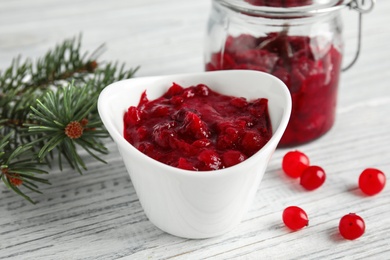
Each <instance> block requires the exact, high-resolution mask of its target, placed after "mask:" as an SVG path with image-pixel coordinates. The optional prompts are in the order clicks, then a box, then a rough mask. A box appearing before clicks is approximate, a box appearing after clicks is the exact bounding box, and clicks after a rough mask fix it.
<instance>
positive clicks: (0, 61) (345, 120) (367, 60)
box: [0, 0, 390, 259]
mask: <svg viewBox="0 0 390 260" xmlns="http://www.w3.org/2000/svg"><path fill="white" fill-rule="evenodd" d="M209 9H210V0H197V1H181V0H169V1H157V0H132V1H125V0H111V1H104V0H84V1H79V0H68V1H58V0H35V1H28V0H15V1H11V0H0V69H4V68H6V67H7V66H8V65H9V64H10V63H11V60H12V58H13V57H15V56H17V55H19V54H21V55H22V56H23V57H33V58H34V57H39V56H40V55H42V54H43V53H45V51H46V50H47V49H48V48H51V47H53V46H54V45H55V44H56V43H59V42H61V41H62V40H63V39H65V38H69V37H73V36H75V35H77V34H79V33H80V32H82V33H83V46H84V47H83V48H84V49H85V50H93V49H95V48H96V47H98V46H99V45H100V44H101V43H106V45H107V51H106V52H105V53H104V54H103V56H102V57H101V59H102V60H118V61H120V62H125V63H126V64H127V66H128V67H135V66H137V65H140V66H141V69H140V70H139V72H138V73H137V76H147V75H162V74H173V73H184V72H199V71H203V57H202V55H203V39H204V34H205V29H206V23H207V18H208V13H209ZM389 13H390V1H387V0H386V1H384V0H382V1H378V3H377V6H376V8H375V10H374V11H373V12H372V13H370V14H368V15H366V16H365V17H364V18H365V19H364V24H363V26H364V28H363V36H364V37H363V48H362V54H361V56H360V58H359V60H358V63H357V64H356V65H355V66H354V67H353V68H352V69H351V70H349V71H347V72H345V73H343V75H342V78H341V85H340V91H339V103H338V109H337V121H336V124H335V125H334V127H333V128H332V129H331V131H330V132H329V133H328V134H326V135H325V136H324V137H322V138H321V139H319V140H317V141H315V142H312V143H310V144H307V145H303V146H300V147H299V149H300V150H302V151H303V152H305V153H307V154H308V155H309V156H310V158H311V161H312V163H313V164H317V165H321V166H323V168H324V169H325V170H326V172H327V173H328V179H327V181H326V183H325V185H324V186H323V187H321V188H320V189H319V190H316V191H313V192H309V193H308V192H305V191H303V190H301V189H300V188H299V187H298V186H299V185H297V183H296V180H292V179H289V178H287V177H285V176H284V175H283V174H282V172H281V158H282V157H283V155H284V154H285V153H286V151H287V150H286V149H284V150H283V149H279V150H277V151H276V152H275V153H274V155H273V157H272V159H271V162H270V165H269V167H268V169H267V172H266V174H265V177H264V179H263V181H262V183H261V185H260V187H259V190H258V193H257V195H256V197H255V201H254V203H253V205H252V206H251V208H250V211H249V212H248V213H247V214H246V216H245V218H244V220H243V222H242V223H241V224H240V225H239V226H237V228H235V229H234V230H232V231H231V232H229V233H227V234H225V235H223V236H220V237H216V238H212V239H204V240H187V239H183V238H178V237H174V236H171V235H168V234H166V233H164V232H162V231H161V230H159V229H157V228H156V227H155V226H153V224H152V223H150V222H149V221H148V219H147V218H146V216H145V214H144V213H143V210H142V208H141V206H140V204H139V201H138V199H137V196H136V194H135V192H134V188H133V186H132V183H131V180H130V178H129V175H128V174H127V172H126V170H125V167H124V165H123V163H122V160H121V159H120V156H119V153H118V151H117V149H116V147H115V145H114V144H112V143H108V147H109V149H110V154H109V155H108V156H106V158H105V159H106V160H107V161H108V164H107V165H104V164H101V163H99V162H95V161H92V160H91V161H90V162H89V163H88V168H89V171H88V172H87V173H86V174H85V175H79V174H78V173H76V172H74V171H73V170H70V169H65V170H64V171H63V172H59V171H58V170H56V169H53V170H52V171H51V173H50V174H49V180H50V182H51V183H52V185H51V186H47V187H43V188H44V189H43V192H44V194H43V195H34V199H35V200H37V202H38V203H37V204H36V205H31V204H29V203H28V202H26V201H24V200H23V199H22V198H21V197H19V196H16V195H15V194H14V193H13V192H11V191H9V190H7V188H6V187H5V186H4V185H0V259H118V258H121V257H129V258H131V259H171V258H173V259H204V258H212V259H225V258H243V259H246V258H247V259H335V258H337V259H340V258H345V259H390V187H389V186H390V183H389V184H388V186H387V187H386V188H385V190H384V191H383V192H382V193H381V194H379V195H377V196H375V197H365V196H362V195H361V194H360V193H359V191H358V189H357V178H358V175H359V174H360V172H361V171H362V170H363V169H364V168H367V167H377V168H379V169H381V170H382V171H384V172H385V173H387V176H388V177H389V176H390V130H389V129H390V83H389V81H390V48H389V43H390V29H389V27H388V26H389V24H390V15H389ZM343 17H344V24H345V32H344V35H345V38H346V40H347V44H346V58H345V60H346V61H347V60H349V59H351V57H352V54H353V52H354V51H355V44H356V34H357V17H356V14H355V13H354V12H351V11H345V12H343ZM289 205H299V206H301V207H302V208H304V209H305V210H306V211H307V213H308V214H309V218H310V225H309V227H307V228H305V229H303V230H301V231H299V232H289V231H288V230H287V229H286V228H285V227H284V226H283V224H282V221H281V214H282V211H283V209H284V208H285V207H286V206H289ZM349 212H356V213H358V214H359V215H361V216H362V217H363V218H364V219H365V221H366V225H367V229H366V233H365V234H364V236H363V237H361V238H359V239H358V240H355V241H345V240H343V239H341V237H340V236H339V235H338V231H337V226H338V221H339V219H340V218H341V217H342V216H343V215H344V214H347V213H349Z"/></svg>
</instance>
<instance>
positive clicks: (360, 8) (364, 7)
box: [342, 0, 376, 71]
mask: <svg viewBox="0 0 390 260" xmlns="http://www.w3.org/2000/svg"><path fill="white" fill-rule="evenodd" d="M367 2H369V3H368V4H366V3H367ZM375 3H376V0H369V1H365V0H353V1H352V2H350V3H349V4H348V6H349V8H350V9H354V10H355V11H357V12H358V13H359V15H358V43H357V50H356V53H355V57H354V58H353V60H352V61H351V62H350V63H349V64H348V65H347V66H346V67H345V68H343V69H342V71H347V70H348V69H350V68H351V67H352V66H353V65H354V64H355V63H356V61H357V59H358V58H359V54H360V50H361V45H362V27H363V26H362V23H363V14H366V13H369V12H371V11H372V10H373V9H374V6H375Z"/></svg>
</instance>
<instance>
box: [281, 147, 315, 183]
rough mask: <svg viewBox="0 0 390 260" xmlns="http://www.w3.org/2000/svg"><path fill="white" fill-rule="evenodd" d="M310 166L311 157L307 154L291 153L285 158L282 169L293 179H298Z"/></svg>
mask: <svg viewBox="0 0 390 260" xmlns="http://www.w3.org/2000/svg"><path fill="white" fill-rule="evenodd" d="M309 164H310V161H309V157H307V156H306V154H304V153H302V152H300V151H290V152H288V153H286V154H285V155H284V157H283V161H282V169H283V171H284V172H285V173H286V174H287V175H288V176H290V177H291V178H298V177H300V176H301V174H302V172H303V170H305V169H306V168H307V167H308V166H309Z"/></svg>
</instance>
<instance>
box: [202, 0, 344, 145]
mask: <svg viewBox="0 0 390 260" xmlns="http://www.w3.org/2000/svg"><path fill="white" fill-rule="evenodd" d="M347 2H348V3H350V2H352V1H340V0H304V1H295V0H279V1H277V0H274V1H264V0H241V1H240V0H213V1H212V11H211V15H210V18H209V24H208V31H207V33H208V34H207V38H206V45H205V69H206V70H207V71H213V70H231V69H249V70H259V71H263V72H267V73H270V74H272V75H274V76H276V77H278V78H279V79H281V80H282V81H283V82H284V83H285V84H286V85H287V87H288V89H289V90H290V93H291V98H292V112H291V118H290V121H289V124H288V126H287V129H286V131H285V133H284V135H283V137H282V139H281V141H280V144H279V146H295V145H299V144H303V143H306V142H309V141H312V140H314V139H316V138H318V137H320V136H322V135H323V134H325V133H326V132H327V131H328V130H329V129H330V128H331V127H332V125H333V123H334V121H335V112H336V101H337V89H338V85H339V78H340V72H341V63H342V57H343V39H342V22H341V15H340V11H341V9H342V8H343V7H345V6H346V5H347V4H348V3H347ZM265 5H267V6H265Z"/></svg>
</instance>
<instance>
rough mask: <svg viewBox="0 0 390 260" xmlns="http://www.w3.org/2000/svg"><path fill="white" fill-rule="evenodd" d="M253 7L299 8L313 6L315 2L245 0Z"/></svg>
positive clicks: (303, 0)
mask: <svg viewBox="0 0 390 260" xmlns="http://www.w3.org/2000/svg"><path fill="white" fill-rule="evenodd" d="M245 2H248V3H250V4H252V5H256V6H270V7H298V6H305V5H311V4H312V3H313V0H273V1H269V0H245Z"/></svg>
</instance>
